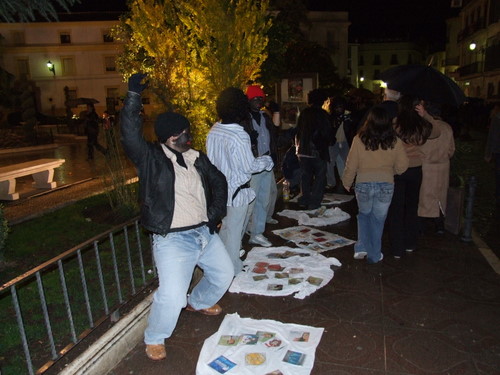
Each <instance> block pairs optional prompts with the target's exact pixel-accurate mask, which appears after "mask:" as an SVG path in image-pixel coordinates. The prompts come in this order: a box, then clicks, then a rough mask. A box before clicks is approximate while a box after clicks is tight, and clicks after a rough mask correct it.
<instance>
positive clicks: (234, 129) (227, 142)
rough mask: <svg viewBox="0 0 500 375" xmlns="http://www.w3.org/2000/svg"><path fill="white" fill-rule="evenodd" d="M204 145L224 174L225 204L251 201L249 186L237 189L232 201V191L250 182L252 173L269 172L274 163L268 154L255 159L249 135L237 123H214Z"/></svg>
mask: <svg viewBox="0 0 500 375" xmlns="http://www.w3.org/2000/svg"><path fill="white" fill-rule="evenodd" d="M206 146H207V155H208V158H209V159H210V161H211V162H212V164H213V165H215V166H216V167H217V168H218V169H219V170H220V171H221V172H222V173H223V174H224V176H226V180H227V184H228V189H227V190H228V196H227V205H228V206H234V207H241V206H244V205H247V204H249V203H250V202H252V201H253V200H254V199H255V192H254V190H253V189H251V188H245V189H240V191H239V192H238V194H237V195H236V197H235V198H234V200H233V194H234V193H235V191H236V190H237V189H238V187H239V186H241V185H243V184H245V183H247V182H249V181H250V178H251V176H252V174H253V173H259V172H262V171H263V170H267V171H270V170H271V169H272V168H273V166H274V163H273V160H272V159H271V157H270V156H260V157H258V158H255V157H254V156H253V154H252V150H251V145H250V136H249V135H248V133H247V132H246V131H245V130H244V129H243V127H242V126H241V125H238V124H221V123H218V122H217V123H215V125H214V126H212V129H210V131H209V132H208V136H207V141H206Z"/></svg>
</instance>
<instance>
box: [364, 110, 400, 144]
mask: <svg viewBox="0 0 500 375" xmlns="http://www.w3.org/2000/svg"><path fill="white" fill-rule="evenodd" d="M358 136H359V138H360V139H361V142H363V144H364V145H365V149H367V150H371V151H375V150H378V149H379V148H381V149H382V150H387V149H390V148H394V145H395V144H396V140H397V136H396V132H395V131H394V128H393V127H392V124H391V122H390V121H389V116H388V115H387V111H386V110H385V109H384V108H381V107H376V106H375V107H373V108H372V109H370V111H369V112H368V116H367V117H366V121H365V123H364V124H363V126H362V127H361V129H360V130H359V132H358Z"/></svg>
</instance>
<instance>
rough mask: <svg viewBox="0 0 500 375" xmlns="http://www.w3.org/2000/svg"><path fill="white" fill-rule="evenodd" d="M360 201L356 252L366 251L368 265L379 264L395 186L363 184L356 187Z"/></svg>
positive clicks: (381, 183) (378, 183)
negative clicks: (383, 235) (385, 224)
mask: <svg viewBox="0 0 500 375" xmlns="http://www.w3.org/2000/svg"><path fill="white" fill-rule="evenodd" d="M355 191H356V200H357V201H358V211H359V212H358V241H357V242H356V244H355V245H354V251H355V252H357V253H358V252H360V251H365V252H366V253H367V260H368V263H377V262H378V261H379V260H380V257H381V247H382V233H383V231H384V223H385V218H386V217H387V211H388V210H389V206H390V204H391V199H392V194H393V193H394V184H391V183H388V182H361V183H357V184H356V187H355Z"/></svg>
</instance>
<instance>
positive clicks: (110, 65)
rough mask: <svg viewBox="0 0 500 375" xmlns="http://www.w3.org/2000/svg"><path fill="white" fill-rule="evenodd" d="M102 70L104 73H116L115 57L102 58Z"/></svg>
mask: <svg viewBox="0 0 500 375" xmlns="http://www.w3.org/2000/svg"><path fill="white" fill-rule="evenodd" d="M104 70H105V71H106V72H116V63H115V56H104Z"/></svg>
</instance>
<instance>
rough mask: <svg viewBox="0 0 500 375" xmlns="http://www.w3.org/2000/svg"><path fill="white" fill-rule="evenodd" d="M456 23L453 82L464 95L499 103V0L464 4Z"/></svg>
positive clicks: (482, 0) (472, 0) (472, 1)
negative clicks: (455, 81) (457, 23)
mask: <svg viewBox="0 0 500 375" xmlns="http://www.w3.org/2000/svg"><path fill="white" fill-rule="evenodd" d="M458 22H459V25H460V31H459V32H458V34H457V46H458V50H459V68H458V69H457V70H456V75H455V79H456V80H457V81H458V82H459V84H460V86H461V87H462V88H463V90H464V92H465V94H466V96H469V97H475V98H480V99H484V100H486V101H488V102H492V101H495V102H497V101H500V1H498V0H469V1H464V6H463V8H462V10H461V11H460V14H459V17H458ZM450 43H454V41H450Z"/></svg>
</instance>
